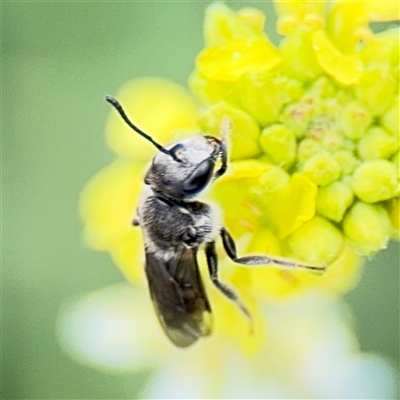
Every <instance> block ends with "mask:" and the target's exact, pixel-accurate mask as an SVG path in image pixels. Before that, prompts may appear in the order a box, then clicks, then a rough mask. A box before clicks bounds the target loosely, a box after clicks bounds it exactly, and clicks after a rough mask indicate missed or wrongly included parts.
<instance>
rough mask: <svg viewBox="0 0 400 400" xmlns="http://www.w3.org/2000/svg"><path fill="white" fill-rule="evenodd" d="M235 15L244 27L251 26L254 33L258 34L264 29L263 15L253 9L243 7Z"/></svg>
mask: <svg viewBox="0 0 400 400" xmlns="http://www.w3.org/2000/svg"><path fill="white" fill-rule="evenodd" d="M237 15H238V17H239V20H240V21H243V22H244V23H245V24H246V25H248V26H251V27H252V28H253V29H254V31H255V32H257V33H260V32H262V31H263V29H264V24H265V14H264V13H263V12H262V11H260V10H258V9H257V8H253V7H243V8H241V9H240V10H239V11H238V12H237Z"/></svg>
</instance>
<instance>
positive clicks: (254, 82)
mask: <svg viewBox="0 0 400 400" xmlns="http://www.w3.org/2000/svg"><path fill="white" fill-rule="evenodd" d="M239 94H240V101H241V103H242V105H243V107H244V109H245V110H246V111H247V112H249V113H250V114H251V115H252V116H253V117H254V118H255V119H256V120H257V121H258V123H259V124H260V125H262V126H265V125H268V124H270V123H272V122H273V121H275V120H276V119H277V118H278V115H279V112H280V110H281V108H282V106H283V98H282V94H281V91H280V88H279V86H278V85H277V84H276V83H275V81H274V75H273V74H272V73H268V72H261V71H257V72H252V73H249V74H245V75H244V76H243V77H242V79H241V80H240V83H239Z"/></svg>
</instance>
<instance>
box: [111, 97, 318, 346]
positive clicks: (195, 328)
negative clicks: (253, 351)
mask: <svg viewBox="0 0 400 400" xmlns="http://www.w3.org/2000/svg"><path fill="white" fill-rule="evenodd" d="M106 100H107V101H108V102H109V103H110V104H111V105H112V106H114V107H115V109H116V110H117V111H118V112H119V114H120V115H121V117H122V118H123V120H124V121H125V122H126V123H127V124H128V125H129V126H130V127H131V128H132V129H133V130H134V131H135V132H137V133H138V134H139V135H141V136H143V137H144V138H145V139H147V140H148V141H149V142H151V143H152V144H153V145H154V146H155V147H156V148H157V149H158V150H159V153H157V154H156V156H155V157H154V159H153V162H152V164H151V166H150V168H149V170H148V171H147V173H146V175H145V178H144V183H145V187H144V191H143V194H142V195H141V198H140V200H139V205H138V209H137V216H136V217H135V219H134V220H133V225H135V226H139V225H140V227H141V228H142V231H143V236H144V243H145V253H146V266H145V270H146V276H147V280H148V284H149V289H150V295H151V298H152V300H153V304H154V307H155V310H156V313H157V316H158V319H159V321H160V323H161V325H162V327H163V329H164V331H165V333H166V334H167V336H168V337H169V339H170V340H171V341H172V342H173V343H174V344H175V345H176V346H179V347H187V346H190V345H191V344H193V343H194V342H196V341H197V340H198V339H199V338H200V337H201V336H207V335H209V334H210V333H211V330H212V327H211V307H210V303H209V301H208V298H207V294H206V292H205V290H204V286H203V282H202V280H201V276H200V273H199V267H198V263H197V252H198V250H199V249H200V247H204V251H205V254H206V259H207V264H208V270H209V273H210V277H211V280H212V282H213V284H214V285H215V286H216V287H217V288H218V289H219V290H220V291H221V292H222V293H223V294H224V295H225V296H226V297H227V298H228V299H230V300H232V301H233V302H235V303H236V305H237V306H238V307H239V308H240V309H241V311H242V312H243V313H244V314H245V315H246V316H247V317H248V318H249V319H250V320H251V315H250V313H249V311H248V310H247V308H246V307H245V306H244V304H243V303H242V302H241V301H240V299H239V297H238V296H237V294H236V293H235V292H234V291H233V290H232V289H231V288H230V287H229V286H227V285H226V284H224V283H222V282H220V280H219V279H218V258H217V254H216V251H215V241H216V239H217V237H218V236H219V235H220V236H221V238H222V243H223V246H224V249H225V251H226V253H227V254H228V256H229V257H230V258H231V260H232V261H234V262H235V263H238V264H244V265H265V264H276V265H280V266H282V267H286V268H303V269H308V270H314V271H323V270H324V269H325V267H323V266H311V265H305V264H300V263H297V262H294V261H291V260H285V259H281V258H274V257H269V256H258V255H257V256H248V257H238V256H237V253H236V247H235V243H234V241H233V238H232V237H231V235H230V234H229V233H228V231H227V230H226V228H224V227H223V225H222V223H221V218H220V213H219V210H218V209H216V208H215V207H212V206H211V205H209V204H206V203H203V202H200V201H197V200H196V197H197V196H198V195H199V194H200V193H201V192H202V191H203V190H204V189H205V188H206V187H207V186H208V185H209V184H210V183H211V182H212V181H213V180H215V179H218V178H219V177H220V176H222V175H223V174H224V173H225V172H226V170H227V163H228V155H227V143H226V136H227V133H228V131H229V129H230V126H229V125H230V124H229V122H228V120H225V121H224V123H223V124H222V138H221V139H217V138H215V137H212V136H203V135H196V136H192V137H189V138H187V139H185V140H182V141H181V142H178V143H174V144H172V145H170V146H166V147H164V146H161V145H160V144H158V143H157V142H155V141H154V140H153V139H152V138H151V137H150V136H149V135H147V134H146V133H145V132H143V131H142V130H141V129H139V128H138V127H137V126H136V125H134V124H133V123H132V122H131V121H130V120H129V118H128V117H127V115H126V114H125V112H124V110H123V108H122V106H121V105H120V103H119V102H118V101H117V100H116V99H115V98H113V97H111V96H107V97H106ZM218 159H219V160H220V162H221V165H220V167H219V168H218V169H216V163H217V161H218ZM203 245H204V246H203Z"/></svg>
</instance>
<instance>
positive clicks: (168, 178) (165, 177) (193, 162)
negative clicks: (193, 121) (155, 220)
mask: <svg viewBox="0 0 400 400" xmlns="http://www.w3.org/2000/svg"><path fill="white" fill-rule="evenodd" d="M167 150H168V151H169V152H170V153H172V154H173V155H174V157H171V156H168V155H167V154H165V153H162V152H159V153H158V154H157V155H156V156H155V157H154V159H153V162H152V165H151V166H150V169H149V171H148V172H147V174H146V177H145V183H146V184H148V185H150V186H151V187H152V188H153V189H155V190H156V191H158V192H160V193H162V194H165V195H167V196H169V197H172V198H174V199H179V200H180V199H182V200H184V199H185V198H192V197H195V196H196V195H197V194H199V193H200V192H201V191H203V190H204V189H205V188H206V187H207V186H208V184H209V183H210V181H211V180H212V177H213V175H214V169H215V163H216V161H217V159H218V157H219V156H220V154H221V142H220V141H219V140H218V139H216V138H213V137H210V136H202V135H196V136H192V137H190V138H188V139H186V140H183V141H181V142H178V143H174V144H172V145H171V146H168V147H167Z"/></svg>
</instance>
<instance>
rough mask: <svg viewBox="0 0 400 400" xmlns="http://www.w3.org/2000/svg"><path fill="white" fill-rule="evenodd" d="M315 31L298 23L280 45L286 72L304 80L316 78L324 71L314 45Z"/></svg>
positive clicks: (283, 66)
mask: <svg viewBox="0 0 400 400" xmlns="http://www.w3.org/2000/svg"><path fill="white" fill-rule="evenodd" d="M314 32H315V30H314V29H313V28H310V27H308V26H305V25H297V26H296V27H295V30H294V31H293V32H292V33H290V34H289V35H287V36H286V37H285V38H284V39H283V40H282V42H281V45H280V50H281V54H282V69H283V71H284V73H285V74H287V75H288V76H290V77H292V78H294V79H298V80H299V81H302V82H309V81H311V80H313V79H315V78H316V77H317V76H318V75H319V74H320V73H321V71H322V70H321V67H320V65H319V63H318V60H317V58H316V56H315V51H314V49H313V47H312V40H311V38H312V37H313V35H314Z"/></svg>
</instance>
